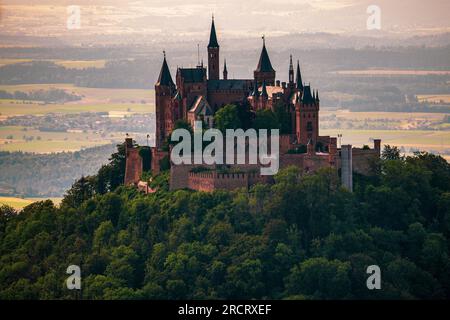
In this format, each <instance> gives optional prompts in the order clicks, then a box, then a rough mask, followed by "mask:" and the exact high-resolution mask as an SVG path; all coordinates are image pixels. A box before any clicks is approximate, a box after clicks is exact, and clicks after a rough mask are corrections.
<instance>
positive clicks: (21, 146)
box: [0, 126, 124, 153]
mask: <svg viewBox="0 0 450 320" xmlns="http://www.w3.org/2000/svg"><path fill="white" fill-rule="evenodd" d="M30 137H33V139H32V140H31V141H26V140H25V139H27V138H28V140H30V139H29V138H30ZM123 137H124V134H122V133H116V132H115V133H111V134H107V135H104V136H103V137H102V135H101V134H99V133H92V132H88V133H83V132H80V133H77V132H41V131H39V130H36V129H31V128H27V130H26V131H25V130H24V127H12V126H11V127H0V151H23V152H35V153H51V152H62V151H77V150H81V149H85V148H89V147H94V146H100V145H104V144H110V143H115V142H117V141H121V140H122V139H123ZM10 138H12V139H10ZM24 138H25V139H24Z"/></svg>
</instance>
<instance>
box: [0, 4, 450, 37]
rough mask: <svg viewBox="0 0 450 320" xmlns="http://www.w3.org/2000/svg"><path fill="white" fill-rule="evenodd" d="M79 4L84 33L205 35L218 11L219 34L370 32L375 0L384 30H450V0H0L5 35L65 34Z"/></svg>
mask: <svg viewBox="0 0 450 320" xmlns="http://www.w3.org/2000/svg"><path fill="white" fill-rule="evenodd" d="M68 5H79V6H80V9H81V29H80V30H78V31H76V32H77V33H78V35H79V36H83V35H85V36H93V35H119V36H126V35H131V34H146V35H151V36H155V39H157V38H161V39H164V38H165V37H167V36H178V37H184V38H186V39H189V38H201V37H204V35H205V34H206V33H208V32H209V30H208V28H205V26H208V25H209V20H210V19H211V14H212V13H214V14H215V17H216V22H217V26H218V32H219V33H220V35H221V37H225V38H227V37H254V36H256V35H261V34H262V33H265V34H267V35H282V34H288V33H296V32H332V33H349V32H366V31H367V28H366V21H367V18H368V16H369V15H368V13H367V12H366V10H367V7H368V6H369V5H378V6H379V7H380V9H381V26H382V31H386V32H391V33H408V34H410V35H414V34H424V33H440V32H446V31H450V1H449V0H427V1H424V0H309V1H308V0H226V1H225V0H220V1H217V0H212V1H205V0H190V1H187V0H136V1H123V0H0V9H1V11H0V35H31V36H33V35H41V36H42V35H44V36H56V37H64V36H68V35H69V34H70V33H71V32H72V33H73V32H74V31H73V30H67V27H66V24H67V23H66V22H67V18H68V17H67V11H66V10H67V6H68Z"/></svg>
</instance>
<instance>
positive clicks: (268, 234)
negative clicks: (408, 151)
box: [0, 148, 450, 299]
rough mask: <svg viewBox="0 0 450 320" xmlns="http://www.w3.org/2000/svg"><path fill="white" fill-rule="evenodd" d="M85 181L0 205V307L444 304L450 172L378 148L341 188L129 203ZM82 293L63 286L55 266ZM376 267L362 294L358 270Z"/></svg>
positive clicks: (289, 184) (313, 181)
mask: <svg viewBox="0 0 450 320" xmlns="http://www.w3.org/2000/svg"><path fill="white" fill-rule="evenodd" d="M111 159H112V160H111V163H110V164H109V165H107V166H104V167H102V170H101V172H99V174H98V175H95V176H90V177H86V178H83V179H81V180H79V181H78V182H77V183H75V184H74V185H73V187H72V189H71V190H69V191H68V192H67V195H66V197H65V199H64V201H63V203H62V204H61V207H60V208H56V207H55V206H54V205H53V203H52V202H51V201H45V202H39V203H35V204H32V205H30V206H28V207H26V208H25V209H24V210H23V211H22V212H20V214H17V213H16V212H14V211H13V210H12V209H11V208H8V207H2V208H1V210H0V257H1V258H0V299H79V298H83V299H181V298H187V299H206V298H212V299H218V298H226V299H229V298H238V299H248V298H257V299H260V298H272V299H444V298H447V299H448V298H450V274H449V270H450V260H449V236H450V209H449V208H450V166H449V164H448V163H447V162H446V161H445V160H443V159H442V158H441V157H439V156H435V155H431V154H426V153H418V154H416V155H415V156H412V157H406V158H404V157H400V156H399V153H398V150H397V149H396V148H386V149H385V150H384V152H383V157H382V159H381V160H380V162H379V163H374V164H373V175H372V176H370V177H362V176H356V177H355V181H354V184H355V190H354V192H353V193H350V192H348V191H346V190H345V189H343V188H341V186H340V182H339V178H338V175H337V173H336V172H335V171H333V170H330V169H327V170H322V171H319V172H317V173H315V174H311V175H306V176H301V175H300V173H299V171H298V170H297V169H296V168H294V167H290V168H287V169H284V170H282V171H280V172H279V173H278V174H277V176H276V177H275V183H274V184H273V185H256V186H254V187H252V188H251V189H250V190H248V191H247V190H237V191H234V192H226V191H216V192H213V193H203V192H193V191H188V190H179V191H175V192H171V191H168V173H167V172H166V173H163V174H161V175H159V176H158V177H155V178H154V179H153V182H152V184H153V187H157V188H158V191H157V192H156V193H154V194H150V195H143V194H140V193H139V192H137V191H136V190H135V189H133V188H125V187H123V186H117V181H118V177H119V178H120V174H121V172H122V170H123V168H124V166H123V164H124V161H123V148H122V149H119V152H118V153H117V154H115V155H114V156H113V157H112V158H111ZM72 264H75V265H79V266H80V267H81V276H82V289H81V291H77V290H73V291H70V290H68V289H67V288H66V284H65V280H66V278H67V277H68V275H67V274H66V268H67V267H68V266H69V265H72ZM369 265H378V266H380V268H381V279H382V280H381V290H368V289H367V287H366V280H367V278H368V276H369V275H368V274H367V273H366V268H367V266H369Z"/></svg>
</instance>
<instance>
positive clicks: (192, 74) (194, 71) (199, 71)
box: [178, 68, 206, 83]
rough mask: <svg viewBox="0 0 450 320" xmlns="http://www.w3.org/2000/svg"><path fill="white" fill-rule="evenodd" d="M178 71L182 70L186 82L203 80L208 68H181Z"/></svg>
mask: <svg viewBox="0 0 450 320" xmlns="http://www.w3.org/2000/svg"><path fill="white" fill-rule="evenodd" d="M178 72H180V74H181V77H182V78H183V79H184V82H186V83H187V82H203V80H204V79H205V77H206V69H205V68H179V69H178Z"/></svg>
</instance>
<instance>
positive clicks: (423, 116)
mask: <svg viewBox="0 0 450 320" xmlns="http://www.w3.org/2000/svg"><path fill="white" fill-rule="evenodd" d="M329 116H335V117H336V119H338V120H340V121H345V122H349V123H352V124H353V125H359V124H362V125H363V126H364V125H365V123H368V122H379V123H383V122H384V123H386V122H388V121H389V122H395V124H393V125H395V126H396V127H395V128H389V129H402V130H404V129H412V130H414V129H420V128H423V126H424V125H426V126H427V128H434V129H445V127H446V125H445V124H443V121H444V119H445V118H446V117H447V116H448V114H445V113H418V112H411V113H409V112H352V111H349V110H326V109H322V110H321V111H320V117H321V118H323V119H329V118H328V117H329ZM326 123H327V122H326V121H324V120H322V119H321V124H326ZM367 129H368V128H367Z"/></svg>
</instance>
